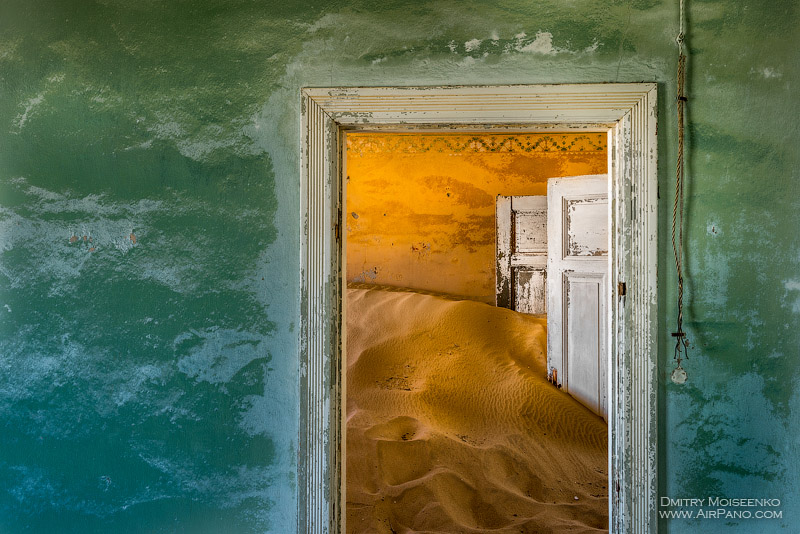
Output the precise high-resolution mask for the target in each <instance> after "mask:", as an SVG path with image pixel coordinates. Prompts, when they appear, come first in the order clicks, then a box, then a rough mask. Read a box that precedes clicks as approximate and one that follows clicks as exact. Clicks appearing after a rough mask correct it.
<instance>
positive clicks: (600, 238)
mask: <svg viewBox="0 0 800 534" xmlns="http://www.w3.org/2000/svg"><path fill="white" fill-rule="evenodd" d="M547 202H548V219H547V228H548V241H549V243H550V250H549V254H548V261H547V269H548V271H547V272H548V275H549V276H550V279H551V283H550V284H548V286H547V305H548V316H547V363H548V372H549V373H550V376H551V379H552V380H553V381H554V382H556V383H557V384H558V385H560V386H561V387H563V388H564V390H565V391H567V392H569V393H570V394H571V395H572V396H573V397H575V398H576V399H578V400H579V401H580V402H582V403H583V404H584V405H586V406H587V407H588V408H589V409H591V410H592V411H593V412H595V413H597V414H599V415H602V416H603V417H604V418H607V416H608V408H607V401H606V397H607V389H608V387H607V385H606V379H607V371H606V369H607V365H608V348H607V346H606V345H607V343H608V328H609V316H608V306H607V303H606V300H607V299H608V297H609V294H608V291H609V288H608V272H609V264H608V261H609V260H608V249H609V242H608V239H609V235H608V217H609V215H608V214H609V212H608V178H607V176H606V175H594V176H575V177H570V178H556V179H552V180H550V181H549V182H548V185H547ZM555 280H558V281H559V282H558V283H553V281H555Z"/></svg>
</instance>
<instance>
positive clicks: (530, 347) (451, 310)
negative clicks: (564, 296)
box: [346, 286, 608, 534]
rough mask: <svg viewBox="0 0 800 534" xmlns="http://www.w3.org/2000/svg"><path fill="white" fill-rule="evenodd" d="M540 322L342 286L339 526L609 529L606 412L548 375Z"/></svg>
mask: <svg viewBox="0 0 800 534" xmlns="http://www.w3.org/2000/svg"><path fill="white" fill-rule="evenodd" d="M545 328H546V321H545V319H543V318H538V317H533V316H528V315H523V314H520V313H517V312H513V311H511V310H506V309H502V308H495V307H493V306H489V305H487V304H482V303H479V302H472V301H456V300H448V299H446V298H442V297H441V296H435V295H427V294H420V293H414V292H409V291H390V290H386V289H370V288H364V287H363V286H362V287H357V288H354V287H351V288H349V289H348V291H347V338H346V339H347V341H346V343H347V385H346V388H347V449H346V455H347V461H346V484H347V504H346V514H347V532H348V533H353V534H354V533H387V534H389V533H396V534H401V533H410V532H417V533H477V532H497V533H503V534H506V533H509V534H510V533H520V532H521V533H534V532H535V533H546V532H600V531H605V530H607V526H608V513H607V506H608V490H607V445H606V436H607V425H606V423H605V422H604V421H603V420H602V418H600V417H598V416H596V415H594V414H592V413H591V412H590V411H589V410H587V409H586V408H585V407H583V406H582V405H581V404H579V403H578V402H577V401H575V400H574V399H572V398H571V397H570V396H569V395H568V394H566V393H564V392H562V391H560V390H558V389H556V388H555V387H554V386H553V385H552V384H550V383H548V382H547V380H546V379H545V349H546V333H545Z"/></svg>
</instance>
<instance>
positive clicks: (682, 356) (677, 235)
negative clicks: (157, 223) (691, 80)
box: [671, 0, 689, 384]
mask: <svg viewBox="0 0 800 534" xmlns="http://www.w3.org/2000/svg"><path fill="white" fill-rule="evenodd" d="M685 17H686V6H685V0H680V30H679V31H678V36H677V38H676V39H675V40H676V41H677V43H678V80H677V85H678V99H677V108H678V163H677V167H676V172H675V204H674V205H673V208H672V251H673V252H674V254H675V269H676V271H677V273H678V320H677V328H676V331H675V332H673V333H672V337H674V338H676V339H675V362H676V367H675V369H674V370H673V371H672V375H671V378H672V381H673V382H675V383H676V384H683V383H684V382H686V378H687V375H686V371H685V370H684V369H683V367H682V366H681V362H682V361H683V360H688V359H689V340H688V339H687V337H686V333H685V332H684V331H683V185H684V172H683V167H684V142H683V138H684V111H685V107H686V103H687V98H686V94H685V88H686V54H684V51H683V45H684V40H685V34H684V20H685Z"/></svg>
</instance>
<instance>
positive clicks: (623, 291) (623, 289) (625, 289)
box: [617, 282, 628, 297]
mask: <svg viewBox="0 0 800 534" xmlns="http://www.w3.org/2000/svg"><path fill="white" fill-rule="evenodd" d="M627 292H628V287H627V286H626V285H625V282H619V283H618V284H617V295H619V296H620V297H624V296H625V294H626V293H627Z"/></svg>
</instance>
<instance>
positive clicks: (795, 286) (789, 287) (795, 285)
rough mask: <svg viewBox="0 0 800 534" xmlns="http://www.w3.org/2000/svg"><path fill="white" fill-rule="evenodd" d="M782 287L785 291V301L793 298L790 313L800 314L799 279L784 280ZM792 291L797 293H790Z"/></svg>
mask: <svg viewBox="0 0 800 534" xmlns="http://www.w3.org/2000/svg"><path fill="white" fill-rule="evenodd" d="M783 287H784V288H785V289H786V298H787V299H789V298H792V296H793V297H794V303H793V304H792V311H793V312H794V313H800V279H793V280H785V281H784V282H783ZM793 291H797V293H796V294H794V293H790V292H793Z"/></svg>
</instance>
